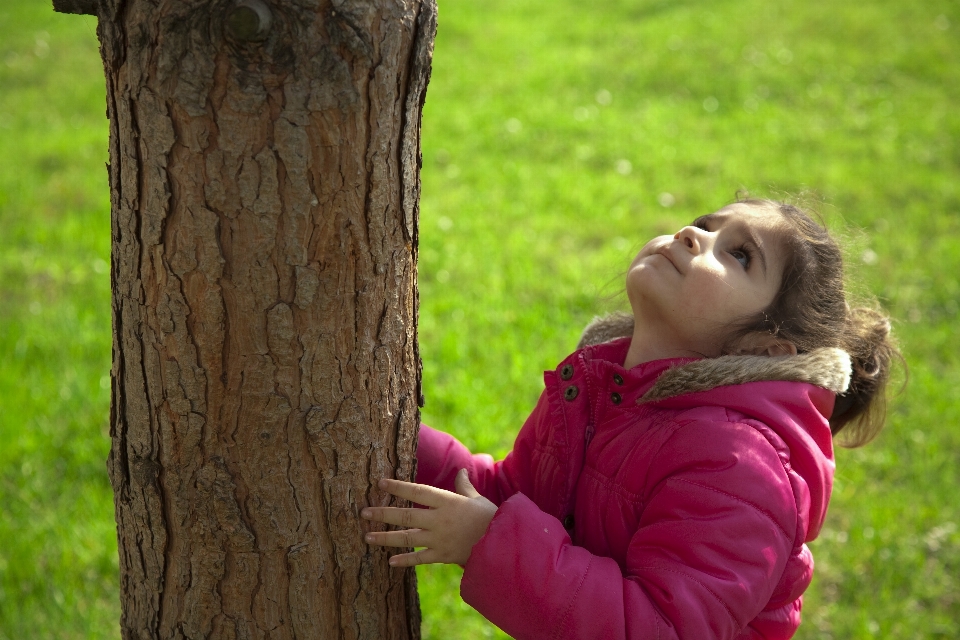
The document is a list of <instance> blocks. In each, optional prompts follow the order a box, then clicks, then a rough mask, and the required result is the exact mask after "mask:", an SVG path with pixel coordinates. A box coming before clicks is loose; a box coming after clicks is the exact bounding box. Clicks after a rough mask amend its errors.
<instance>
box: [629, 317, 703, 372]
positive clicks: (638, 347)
mask: <svg viewBox="0 0 960 640" xmlns="http://www.w3.org/2000/svg"><path fill="white" fill-rule="evenodd" d="M704 357H706V356H705V355H704V354H703V353H700V352H698V351H693V350H690V349H683V348H680V347H678V346H676V345H674V344H673V341H671V340H664V339H663V336H662V335H658V336H656V337H655V336H654V335H651V332H650V331H649V326H644V324H643V323H641V322H639V321H638V322H636V323H635V324H634V328H633V337H632V338H631V340H630V348H629V349H628V350H627V357H626V359H624V361H623V368H624V369H632V368H633V367H635V366H637V365H639V364H643V363H645V362H652V361H654V360H665V359H668V358H704Z"/></svg>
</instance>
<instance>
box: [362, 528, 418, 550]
mask: <svg viewBox="0 0 960 640" xmlns="http://www.w3.org/2000/svg"><path fill="white" fill-rule="evenodd" d="M427 537H428V536H427V535H426V534H425V532H424V531H423V529H404V530H403V531H371V532H370V533H368V534H366V535H365V536H364V537H363V539H364V540H365V541H366V542H367V544H375V545H377V546H380V547H407V548H410V547H423V546H426V544H427V539H426V538H427Z"/></svg>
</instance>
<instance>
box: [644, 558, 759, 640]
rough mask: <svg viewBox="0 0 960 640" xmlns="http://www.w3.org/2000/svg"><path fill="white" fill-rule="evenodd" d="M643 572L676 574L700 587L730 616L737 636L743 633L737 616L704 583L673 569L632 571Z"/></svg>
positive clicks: (656, 568)
mask: <svg viewBox="0 0 960 640" xmlns="http://www.w3.org/2000/svg"><path fill="white" fill-rule="evenodd" d="M643 570H646V571H662V572H666V573H674V574H676V575H678V576H682V577H684V578H686V579H688V580H690V581H691V582H695V583H696V584H698V585H700V587H702V588H703V590H704V591H706V592H707V593H709V594H710V595H711V596H712V597H713V599H714V600H716V601H717V603H718V604H719V605H720V606H721V607H723V610H724V611H726V612H727V615H728V616H730V619H731V620H732V621H733V623H734V624H735V625H736V627H737V635H739V634H740V632H741V631H743V626H742V625H741V624H740V622H739V621H738V620H737V616H735V615H734V614H733V611H731V610H730V607H728V606H727V603H726V602H724V601H723V599H722V598H721V597H720V596H718V595H717V594H716V593H715V592H714V591H713V589H711V588H710V587H708V586H707V585H705V584H704V583H702V582H700V581H699V580H697V579H696V578H695V577H694V576H692V575H690V574H689V573H684V572H683V571H677V570H675V569H667V568H664V567H637V568H636V569H635V570H634V571H643ZM748 622H749V621H748Z"/></svg>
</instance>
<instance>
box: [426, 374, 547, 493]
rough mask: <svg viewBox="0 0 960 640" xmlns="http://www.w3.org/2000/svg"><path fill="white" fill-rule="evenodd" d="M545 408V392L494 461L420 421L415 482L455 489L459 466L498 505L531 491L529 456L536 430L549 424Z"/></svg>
mask: <svg viewBox="0 0 960 640" xmlns="http://www.w3.org/2000/svg"><path fill="white" fill-rule="evenodd" d="M548 411H549V402H548V401H547V394H546V392H544V393H543V394H541V395H540V400H539V401H538V402H537V405H536V407H534V409H533V411H532V412H531V414H530V416H529V417H528V418H527V420H526V422H524V424H523V427H522V428H521V429H520V433H518V434H517V438H516V440H515V441H514V443H513V449H512V450H511V451H510V453H508V454H507V457H506V458H504V459H503V460H500V461H497V462H494V460H493V457H491V456H489V455H487V454H485V453H478V454H474V453H470V450H469V449H467V448H466V447H465V446H464V445H463V444H461V443H460V441H459V440H457V439H456V438H454V437H453V436H451V435H450V434H448V433H444V432H442V431H438V430H436V429H433V428H431V427H429V426H427V425H425V424H421V425H420V437H419V440H418V443H417V482H418V483H420V484H428V485H430V486H433V487H437V488H439V489H446V490H447V491H455V489H454V486H453V481H454V479H455V478H456V476H457V473H458V472H459V471H460V469H466V470H467V473H468V474H469V476H470V482H471V484H473V486H474V488H475V489H476V490H477V491H478V492H479V493H480V495H482V496H483V497H485V498H486V499H487V500H489V501H490V502H493V503H494V504H495V505H497V506H500V504H501V503H502V502H503V501H504V500H506V499H507V498H509V497H510V496H512V495H513V494H515V493H517V492H518V491H519V492H524V493H526V494H527V495H534V494H533V491H534V490H535V487H534V486H533V483H534V482H535V477H534V473H535V470H533V469H531V465H530V459H531V457H532V452H533V449H534V448H535V447H536V440H537V434H538V432H542V431H543V430H544V429H546V428H548V427H547V424H548V416H547V413H548ZM541 435H542V434H541Z"/></svg>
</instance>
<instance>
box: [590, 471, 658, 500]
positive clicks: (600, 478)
mask: <svg viewBox="0 0 960 640" xmlns="http://www.w3.org/2000/svg"><path fill="white" fill-rule="evenodd" d="M581 473H586V474H587V475H589V476H590V477H592V478H593V479H595V480H596V481H597V483H599V484H600V486H602V487H603V488H604V489H606V490H607V491H609V492H610V493H615V494H617V495H619V496H620V497H622V498H624V499H626V500H627V501H628V502H629V503H631V504H635V505H642V504H643V494H641V493H634V492H632V491H630V490H629V489H625V488H624V487H621V486H619V485H618V483H617V481H616V480H613V479H612V478H609V477H607V476H605V475H604V474H602V473H600V472H599V471H598V470H596V469H594V468H593V467H591V466H590V465H587V464H585V465H583V471H581Z"/></svg>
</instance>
